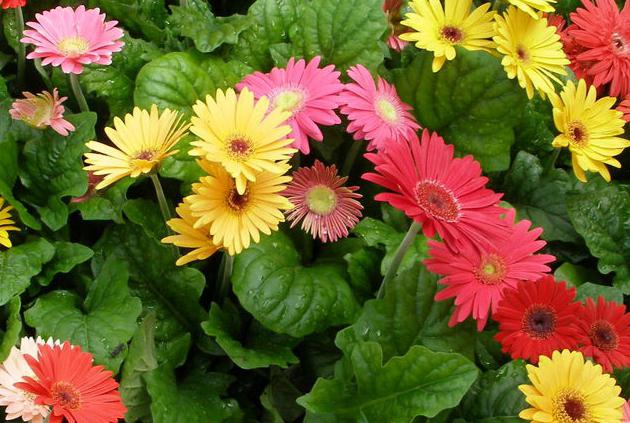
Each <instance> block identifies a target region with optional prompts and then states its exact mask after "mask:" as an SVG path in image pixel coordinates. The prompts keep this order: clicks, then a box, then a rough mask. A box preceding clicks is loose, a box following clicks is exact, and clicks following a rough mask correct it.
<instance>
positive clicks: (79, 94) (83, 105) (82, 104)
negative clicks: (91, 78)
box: [70, 73, 90, 112]
mask: <svg viewBox="0 0 630 423" xmlns="http://www.w3.org/2000/svg"><path fill="white" fill-rule="evenodd" d="M70 85H71V86H72V92H73V93H74V98H76V100H77V103H79V109H81V111H82V112H89V111H90V108H89V107H88V104H87V101H86V100H85V96H84V95H83V90H82V89H81V84H80V83H79V75H77V74H76V73H71V74H70Z"/></svg>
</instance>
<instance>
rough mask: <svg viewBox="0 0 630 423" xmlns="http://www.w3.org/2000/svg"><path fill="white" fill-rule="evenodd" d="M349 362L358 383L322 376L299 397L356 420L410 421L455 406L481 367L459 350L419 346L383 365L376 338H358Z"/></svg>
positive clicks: (304, 403) (313, 407)
mask: <svg viewBox="0 0 630 423" xmlns="http://www.w3.org/2000/svg"><path fill="white" fill-rule="evenodd" d="M351 363H352V368H353V371H354V375H355V377H356V384H350V383H344V381H342V380H339V379H333V380H326V379H319V380H318V381H317V382H316V383H315V386H313V389H312V391H311V392H310V393H308V394H307V395H305V396H303V397H300V398H299V399H298V403H299V404H300V405H302V406H303V407H305V408H306V409H307V410H309V411H311V412H313V413H335V414H338V415H339V416H341V417H343V418H354V419H355V420H352V421H370V422H389V423H398V422H400V423H408V422H410V421H411V420H412V419H413V418H414V417H416V416H427V417H433V416H435V415H436V414H438V413H439V412H440V411H442V410H444V409H447V408H451V407H454V406H456V405H457V404H458V403H459V401H460V400H461V399H462V397H463V396H464V394H465V393H466V391H468V388H470V386H471V385H472V383H473V382H474V381H475V379H476V378H477V373H478V371H477V368H476V367H475V365H474V364H473V363H471V362H470V361H469V360H467V359H466V358H464V357H463V356H461V355H459V354H455V353H442V352H433V351H431V350H429V349H427V348H424V347H420V346H414V347H412V348H411V349H410V350H409V351H408V352H407V353H406V354H405V355H403V356H400V357H394V358H392V359H391V360H389V361H388V362H387V363H386V364H384V365H383V352H382V351H381V348H380V345H379V344H377V343H375V342H365V343H360V344H358V345H357V346H356V347H355V348H354V349H353V351H352V355H351Z"/></svg>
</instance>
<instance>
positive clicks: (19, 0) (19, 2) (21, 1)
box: [0, 0, 26, 9]
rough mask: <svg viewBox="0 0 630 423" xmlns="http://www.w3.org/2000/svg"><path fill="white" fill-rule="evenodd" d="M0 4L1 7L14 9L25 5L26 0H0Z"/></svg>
mask: <svg viewBox="0 0 630 423" xmlns="http://www.w3.org/2000/svg"><path fill="white" fill-rule="evenodd" d="M0 6H2V8H3V9H15V8H16V7H24V6H26V0H0Z"/></svg>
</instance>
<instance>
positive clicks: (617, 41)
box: [610, 32, 628, 54]
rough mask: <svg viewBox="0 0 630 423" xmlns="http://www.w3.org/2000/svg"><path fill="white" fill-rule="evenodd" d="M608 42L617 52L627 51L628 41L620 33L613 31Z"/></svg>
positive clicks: (624, 52)
mask: <svg viewBox="0 0 630 423" xmlns="http://www.w3.org/2000/svg"><path fill="white" fill-rule="evenodd" d="M610 42H611V44H612V47H613V49H614V50H615V51H616V52H617V53H621V54H626V53H628V43H627V42H626V40H625V39H624V38H623V36H622V35H621V34H620V33H618V32H613V34H612V37H611V40H610Z"/></svg>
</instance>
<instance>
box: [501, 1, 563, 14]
mask: <svg viewBox="0 0 630 423" xmlns="http://www.w3.org/2000/svg"><path fill="white" fill-rule="evenodd" d="M508 1H509V2H510V4H513V5H514V6H516V7H518V8H519V9H520V10H522V11H523V12H525V13H527V14H528V15H529V16H531V17H532V19H539V18H540V14H539V13H538V11H541V12H547V13H550V12H553V11H554V10H555V9H554V8H553V6H552V5H551V4H550V3H555V2H556V0H508Z"/></svg>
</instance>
